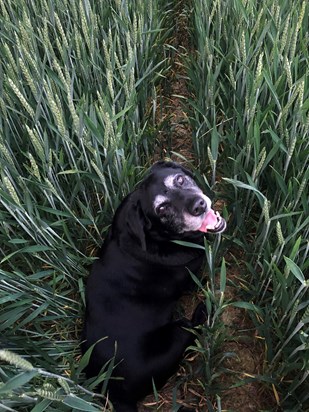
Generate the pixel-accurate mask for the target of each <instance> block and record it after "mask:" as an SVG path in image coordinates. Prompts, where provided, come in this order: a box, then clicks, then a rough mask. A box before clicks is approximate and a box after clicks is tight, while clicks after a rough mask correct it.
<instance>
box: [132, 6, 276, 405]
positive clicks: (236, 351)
mask: <svg viewBox="0 0 309 412" xmlns="http://www.w3.org/2000/svg"><path fill="white" fill-rule="evenodd" d="M185 5H186V0H183V1H180V2H179V5H178V13H177V17H176V26H175V32H174V36H173V38H172V39H171V44H172V45H173V47H174V48H175V49H176V53H175V54H174V56H172V58H171V69H170V71H169V75H168V78H167V80H166V87H164V88H163V89H162V90H161V91H160V93H161V96H160V99H161V101H162V102H163V105H162V107H161V108H160V111H159V110H158V113H157V119H156V120H157V124H160V123H162V122H165V123H166V121H168V125H169V127H168V128H165V129H164V130H162V131H161V132H160V133H159V137H158V149H157V153H156V155H155V160H158V159H159V158H164V157H166V156H167V157H169V158H171V159H172V160H176V161H181V160H182V158H181V157H183V158H184V159H186V160H187V162H188V163H190V164H194V154H193V151H192V138H191V136H192V130H191V127H190V125H189V122H188V119H187V115H186V113H185V111H184V108H183V103H182V98H181V97H180V96H184V97H185V98H186V97H189V92H188V88H187V78H186V71H185V68H184V67H183V63H182V62H183V57H184V55H186V53H189V52H190V44H189V34H188V18H187V15H186V14H185V13H183V10H184V6H185ZM167 130H168V131H167ZM177 154H179V155H180V156H181V157H179V156H178V155H177ZM237 253H238V257H239V259H240V260H241V259H242V256H241V251H236V254H237ZM233 254H234V255H235V251H233ZM226 261H227V267H228V271H227V276H228V279H229V280H230V281H232V282H228V286H227V287H226V294H225V299H226V301H238V300H241V298H240V296H239V290H240V289H241V283H242V280H241V276H242V275H241V273H239V272H240V269H239V268H240V266H239V265H237V266H236V265H235V263H234V259H232V258H230V256H229V255H228V256H226ZM198 299H199V298H198V296H197V295H196V294H195V295H191V296H186V297H185V298H184V299H183V300H182V306H183V307H184V312H185V315H186V316H187V317H190V316H191V313H192V311H193V309H194V307H195V306H196V304H197V302H198ZM222 321H223V323H224V325H225V327H226V331H227V339H226V341H225V343H224V345H223V347H222V348H221V350H222V353H224V352H228V353H230V354H231V357H228V358H226V360H225V361H224V364H223V365H222V367H223V368H224V369H225V371H226V373H224V374H223V375H220V377H219V378H218V382H217V384H218V386H220V387H221V388H222V390H221V391H220V393H219V396H220V398H221V409H222V410H223V411H230V412H258V411H275V410H276V407H275V398H274V395H273V394H272V392H270V391H269V388H266V387H264V385H263V384H262V383H260V382H259V381H258V379H254V378H256V377H257V375H259V374H262V371H263V364H264V347H263V345H264V343H263V341H262V340H261V338H260V337H259V336H258V335H257V331H256V330H255V328H254V326H253V323H252V321H251V320H250V318H249V316H248V313H247V311H246V310H244V309H240V308H235V307H233V306H228V307H227V308H226V309H225V310H224V314H223V316H222ZM200 361H201V359H199V355H198V354H195V355H192V353H191V354H187V356H186V358H185V361H184V362H183V363H182V366H181V367H180V368H179V371H178V373H177V374H176V375H175V376H173V377H171V379H170V380H169V381H168V383H167V384H166V385H165V386H164V388H163V389H162V390H160V391H159V393H158V398H157V399H155V397H154V396H153V395H151V396H148V397H147V398H146V399H144V401H143V402H142V403H141V404H140V406H139V411H140V412H147V411H150V410H159V411H160V412H171V411H172V409H173V408H172V405H173V397H174V396H175V394H174V391H175V388H176V387H177V391H176V397H177V403H178V404H181V405H184V406H187V407H190V408H192V410H193V411H197V412H207V411H208V410H209V409H208V408H207V400H208V402H209V401H210V402H212V400H213V399H212V397H211V396H208V395H205V393H204V391H203V389H202V387H201V385H200V382H199V379H200V378H201V377H200V376H198V375H196V376H194V370H196V367H195V365H197V364H198V362H200ZM192 370H193V373H192ZM250 378H253V380H252V381H251V382H250ZM207 398H208V399H207ZM214 409H216V407H215V406H214Z"/></svg>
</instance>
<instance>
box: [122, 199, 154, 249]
mask: <svg viewBox="0 0 309 412" xmlns="http://www.w3.org/2000/svg"><path fill="white" fill-rule="evenodd" d="M127 218H128V220H127V225H128V229H129V232H130V233H131V234H132V235H133V236H134V237H135V238H136V239H137V240H138V241H139V242H140V244H141V247H142V250H144V251H146V249H147V244H146V234H145V229H146V228H147V227H148V226H149V223H150V222H149V219H148V218H147V217H146V216H145V215H144V213H143V210H142V207H141V203H140V201H139V200H137V201H136V202H134V203H132V204H131V206H130V208H129V211H128V214H127Z"/></svg>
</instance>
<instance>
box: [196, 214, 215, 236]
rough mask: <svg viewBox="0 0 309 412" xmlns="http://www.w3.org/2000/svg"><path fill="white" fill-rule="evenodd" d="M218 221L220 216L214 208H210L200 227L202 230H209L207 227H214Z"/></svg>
mask: <svg viewBox="0 0 309 412" xmlns="http://www.w3.org/2000/svg"><path fill="white" fill-rule="evenodd" d="M217 222H218V217H217V215H216V213H215V211H214V210H212V209H210V210H209V212H207V213H206V215H205V218H204V220H203V223H202V226H201V227H200V228H199V229H198V230H199V231H200V232H207V229H213V228H214V227H215V226H216V224H217Z"/></svg>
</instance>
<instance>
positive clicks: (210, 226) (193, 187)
mask: <svg viewBox="0 0 309 412" xmlns="http://www.w3.org/2000/svg"><path fill="white" fill-rule="evenodd" d="M135 193H136V196H135V199H136V198H137V199H138V206H136V205H135V214H136V213H138V222H139V223H138V222H137V221H136V219H134V218H133V219H132V221H131V222H128V223H129V225H130V226H131V227H132V229H134V228H135V230H137V229H138V225H140V224H141V223H140V222H142V225H143V230H144V229H145V228H146V230H148V232H149V233H152V234H155V235H157V236H160V237H163V238H169V239H181V238H184V237H187V235H188V234H192V235H193V232H199V233H200V232H204V233H205V232H211V233H221V232H223V231H224V230H225V228H226V222H225V220H224V219H223V218H222V217H221V216H220V215H219V213H216V212H214V210H213V209H212V208H211V200H210V199H209V197H207V196H206V195H205V194H204V193H203V192H202V190H201V189H200V188H199V187H198V186H197V184H196V183H195V181H194V180H193V175H192V173H191V172H190V171H188V170H187V169H185V168H184V167H182V166H181V165H179V164H177V163H174V162H164V161H160V162H157V163H155V164H154V165H153V166H152V167H151V169H150V172H149V175H148V176H147V177H146V178H145V179H144V180H143V181H142V183H141V184H140V185H139V187H138V189H137V191H136V192H135ZM132 217H133V216H132ZM139 238H140V237H139ZM142 243H143V242H142Z"/></svg>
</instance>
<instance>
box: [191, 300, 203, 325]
mask: <svg viewBox="0 0 309 412" xmlns="http://www.w3.org/2000/svg"><path fill="white" fill-rule="evenodd" d="M206 320H207V309H206V306H205V304H204V302H200V303H199V304H198V305H197V307H196V309H195V311H194V313H193V316H192V324H193V326H199V325H203V324H204V323H206Z"/></svg>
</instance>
